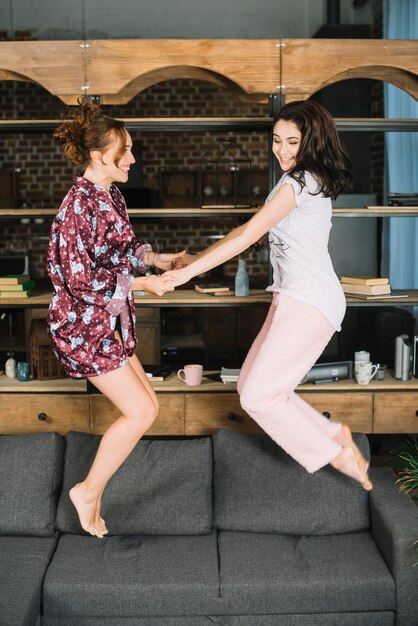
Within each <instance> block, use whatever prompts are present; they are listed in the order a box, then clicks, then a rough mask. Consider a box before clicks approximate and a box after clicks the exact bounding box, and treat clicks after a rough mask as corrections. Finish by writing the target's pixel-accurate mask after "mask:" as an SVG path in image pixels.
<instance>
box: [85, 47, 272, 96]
mask: <svg viewBox="0 0 418 626" xmlns="http://www.w3.org/2000/svg"><path fill="white" fill-rule="evenodd" d="M88 43H89V45H90V47H89V48H88V49H87V50H86V59H87V68H86V75H87V83H88V85H89V93H90V94H98V95H100V96H101V100H102V102H103V103H116V102H118V103H126V102H128V101H129V100H130V99H131V98H132V97H133V96H134V95H135V94H136V93H138V92H139V91H141V90H143V89H145V88H146V87H149V86H150V85H153V84H155V83H158V82H161V81H162V80H169V79H172V78H195V79H199V80H206V81H209V82H212V83H215V84H217V85H220V86H222V87H225V88H226V89H230V90H231V91H234V92H235V93H237V94H238V95H239V96H240V97H242V98H245V97H246V95H248V96H249V97H250V99H256V100H257V99H258V100H261V101H265V100H266V96H267V95H268V94H269V93H277V92H278V90H279V89H278V87H277V85H278V83H279V82H280V81H279V78H280V48H279V47H278V45H277V44H278V43H279V42H278V40H277V41H276V40H267V39H265V40H239V39H203V40H202V39H186V40H185V39H168V40H163V39H157V40H132V39H128V40H100V41H99V40H98V41H89V42H88Z"/></svg>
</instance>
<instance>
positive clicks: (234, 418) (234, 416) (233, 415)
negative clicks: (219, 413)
mask: <svg viewBox="0 0 418 626" xmlns="http://www.w3.org/2000/svg"><path fill="white" fill-rule="evenodd" d="M228 419H229V421H230V422H243V421H244V418H243V417H242V416H241V415H237V413H232V412H231V413H228Z"/></svg>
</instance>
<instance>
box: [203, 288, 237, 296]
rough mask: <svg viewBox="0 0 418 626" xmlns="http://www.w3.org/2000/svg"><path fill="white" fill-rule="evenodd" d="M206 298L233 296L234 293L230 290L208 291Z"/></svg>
mask: <svg viewBox="0 0 418 626" xmlns="http://www.w3.org/2000/svg"><path fill="white" fill-rule="evenodd" d="M208 296H218V297H221V296H235V291H234V290H233V289H230V290H229V291H210V292H209V293H208Z"/></svg>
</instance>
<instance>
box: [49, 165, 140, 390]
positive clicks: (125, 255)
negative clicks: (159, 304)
mask: <svg viewBox="0 0 418 626" xmlns="http://www.w3.org/2000/svg"><path fill="white" fill-rule="evenodd" d="M150 250H151V246H150V245H149V244H148V243H146V242H144V241H141V240H140V239H136V237H135V235H134V232H133V229H132V226H131V224H130V222H129V216H128V211H127V208H126V204H125V200H124V198H123V196H122V194H121V192H120V191H119V189H118V188H117V187H116V186H115V185H111V186H110V189H109V192H107V191H106V190H104V189H102V188H101V187H99V186H98V185H95V184H94V183H92V182H90V181H89V180H87V179H86V178H83V177H82V176H78V177H75V179H74V184H73V186H72V187H71V189H70V190H69V192H68V193H67V195H66V196H65V198H64V200H63V202H62V204H61V207H60V209H59V211H58V213H57V215H56V216H55V218H54V221H53V223H52V227H51V235H50V239H49V246H48V255H47V272H48V275H49V277H50V279H51V281H52V284H53V287H54V293H53V296H52V299H51V303H50V305H49V311H48V319H47V322H48V333H49V336H50V339H51V343H52V347H53V351H54V354H55V355H56V357H57V358H58V360H59V361H60V363H61V365H62V366H63V368H64V369H65V371H66V372H67V373H68V374H69V376H71V377H73V378H85V377H87V376H88V377H90V376H97V375H99V374H105V373H107V372H110V371H112V370H115V369H117V368H118V367H121V366H123V365H125V364H126V363H127V362H128V356H132V354H133V353H134V351H135V348H136V344H137V339H136V336H135V302H134V297H133V293H132V291H130V285H131V283H132V281H133V276H132V272H133V271H136V272H137V273H145V272H146V271H147V269H148V268H147V266H146V265H145V263H144V253H145V252H146V251H150ZM118 316H119V319H120V327H121V333H122V340H123V345H121V344H120V343H119V341H118V340H117V339H116V338H115V335H114V330H115V327H116V321H117V317H118Z"/></svg>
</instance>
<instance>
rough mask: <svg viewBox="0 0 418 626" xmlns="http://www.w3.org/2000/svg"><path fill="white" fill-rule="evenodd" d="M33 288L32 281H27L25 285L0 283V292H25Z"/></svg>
mask: <svg viewBox="0 0 418 626" xmlns="http://www.w3.org/2000/svg"><path fill="white" fill-rule="evenodd" d="M34 286H35V281H34V280H28V281H27V282H25V283H17V284H16V283H13V284H12V283H10V284H9V283H2V282H1V281H0V291H8V292H10V291H27V290H28V289H32V287H34Z"/></svg>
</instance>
